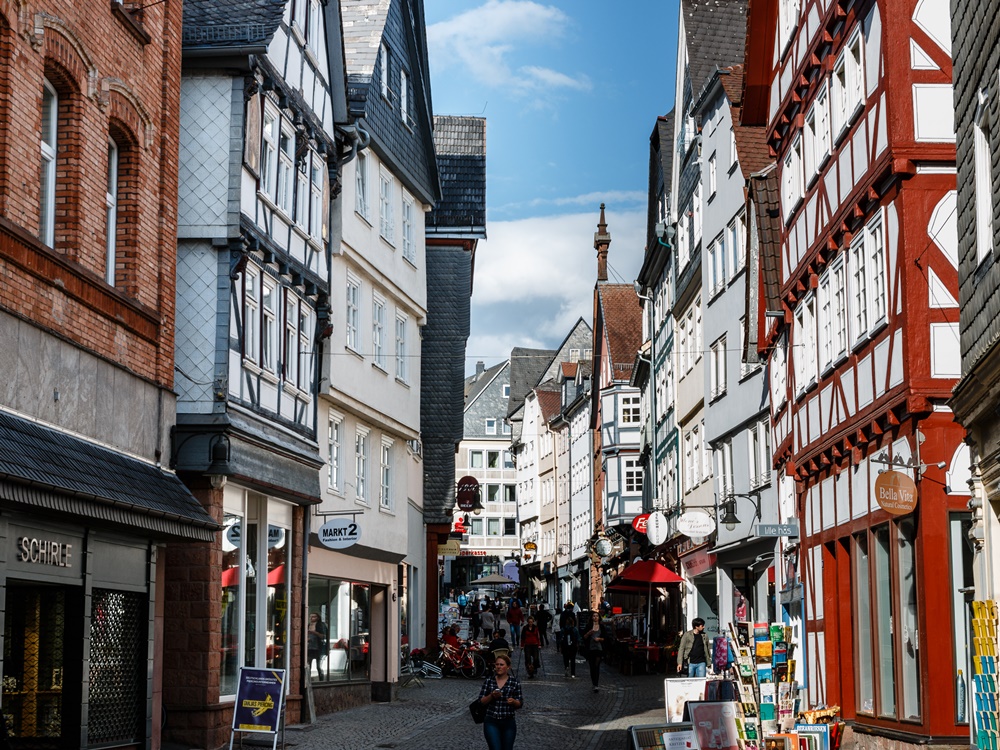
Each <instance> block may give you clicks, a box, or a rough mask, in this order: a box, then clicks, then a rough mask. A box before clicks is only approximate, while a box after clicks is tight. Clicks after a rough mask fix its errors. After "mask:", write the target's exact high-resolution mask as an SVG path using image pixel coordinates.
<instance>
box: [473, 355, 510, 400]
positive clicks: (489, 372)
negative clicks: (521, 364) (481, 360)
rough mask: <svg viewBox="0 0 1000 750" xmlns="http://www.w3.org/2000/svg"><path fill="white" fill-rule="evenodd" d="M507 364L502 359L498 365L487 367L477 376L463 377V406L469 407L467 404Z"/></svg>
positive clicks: (474, 398) (477, 395) (484, 388)
mask: <svg viewBox="0 0 1000 750" xmlns="http://www.w3.org/2000/svg"><path fill="white" fill-rule="evenodd" d="M506 366H507V361H506V360H505V361H503V362H501V363H500V364H498V365H493V367H487V368H486V369H485V370H483V371H482V372H481V373H479V375H478V377H477V376H476V375H470V376H469V377H467V378H466V379H465V407H466V408H469V404H471V403H472V402H473V401H475V400H476V399H477V398H478V397H479V394H480V393H482V392H483V391H485V390H486V388H487V387H488V386H489V384H490V383H492V382H493V379H494V378H495V377H496V376H497V375H499V374H500V373H501V372H503V370H504V368H505V367H506Z"/></svg>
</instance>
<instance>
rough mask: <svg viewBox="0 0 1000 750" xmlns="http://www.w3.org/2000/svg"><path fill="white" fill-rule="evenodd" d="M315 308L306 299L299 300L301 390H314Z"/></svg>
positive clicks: (299, 377) (299, 385)
mask: <svg viewBox="0 0 1000 750" xmlns="http://www.w3.org/2000/svg"><path fill="white" fill-rule="evenodd" d="M314 320H315V318H314V317H313V310H312V308H311V307H310V306H309V304H308V303H307V302H306V301H305V300H299V351H298V357H299V366H298V378H297V380H296V385H297V386H298V388H299V390H300V391H305V392H306V393H311V392H312V373H313V365H314V362H313V358H312V357H313V335H314V334H315V328H316V327H315V323H314Z"/></svg>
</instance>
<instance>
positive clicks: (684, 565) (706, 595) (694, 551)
mask: <svg viewBox="0 0 1000 750" xmlns="http://www.w3.org/2000/svg"><path fill="white" fill-rule="evenodd" d="M679 559H680V563H681V575H682V576H683V577H684V580H685V581H687V585H686V587H685V588H686V591H685V595H684V611H685V614H686V620H685V622H684V623H683V627H682V629H683V630H687V629H689V628H690V627H691V621H692V620H693V619H694V618H696V617H700V618H701V619H703V620H704V621H705V630H706V631H707V632H708V633H709V634H710V635H712V636H715V635H718V634H719V633H720V632H721V631H720V630H719V628H720V627H721V623H720V622H719V590H718V582H717V581H716V576H715V556H714V555H713V554H712V553H711V552H710V551H709V548H708V545H699V546H698V547H691V548H688V549H687V550H685V551H684V552H683V553H682V554H680V556H679Z"/></svg>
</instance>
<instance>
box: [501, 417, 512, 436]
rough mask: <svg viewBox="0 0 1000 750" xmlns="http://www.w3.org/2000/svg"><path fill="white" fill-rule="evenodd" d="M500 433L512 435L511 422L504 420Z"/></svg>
mask: <svg viewBox="0 0 1000 750" xmlns="http://www.w3.org/2000/svg"><path fill="white" fill-rule="evenodd" d="M500 432H501V433H502V434H504V435H510V422H507V421H506V420H504V421H503V422H501V423H500Z"/></svg>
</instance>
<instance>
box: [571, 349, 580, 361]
mask: <svg viewBox="0 0 1000 750" xmlns="http://www.w3.org/2000/svg"><path fill="white" fill-rule="evenodd" d="M569 361H570V362H579V361H580V350H579V349H570V350H569Z"/></svg>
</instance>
